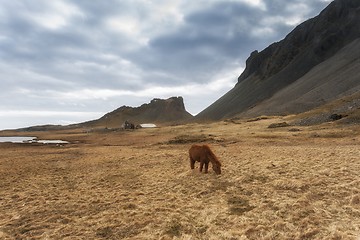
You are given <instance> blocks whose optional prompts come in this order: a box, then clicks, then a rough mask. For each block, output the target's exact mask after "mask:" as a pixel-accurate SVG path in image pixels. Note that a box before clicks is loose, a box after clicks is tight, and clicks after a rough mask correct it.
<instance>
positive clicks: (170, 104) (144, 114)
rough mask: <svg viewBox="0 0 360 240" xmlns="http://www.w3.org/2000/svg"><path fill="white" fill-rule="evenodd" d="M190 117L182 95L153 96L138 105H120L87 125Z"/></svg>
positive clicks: (176, 120) (169, 121) (175, 120)
mask: <svg viewBox="0 0 360 240" xmlns="http://www.w3.org/2000/svg"><path fill="white" fill-rule="evenodd" d="M190 118H192V115H191V114H190V113H188V112H187V111H186V109H185V105H184V101H183V98H182V97H171V98H169V99H159V98H155V99H153V100H151V102H150V103H146V104H143V105H141V106H140V107H129V106H122V107H120V108H118V109H116V110H114V111H112V112H110V113H107V114H105V115H104V116H103V117H101V118H100V119H98V120H95V121H92V122H89V123H88V125H91V126H104V127H111V128H115V127H120V126H121V124H122V123H123V122H125V121H129V122H131V123H134V124H135V125H138V124H141V123H156V124H175V123H181V122H184V121H187V120H189V119H190Z"/></svg>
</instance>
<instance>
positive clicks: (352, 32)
mask: <svg viewBox="0 0 360 240" xmlns="http://www.w3.org/2000/svg"><path fill="white" fill-rule="evenodd" d="M359 26H360V1H359V0H335V1H333V2H332V3H331V4H330V5H329V6H328V7H327V8H325V9H324V10H323V11H322V12H321V13H320V14H319V15H318V16H317V17H315V18H312V19H309V20H307V21H305V22H304V23H302V24H300V25H299V26H297V27H296V28H295V29H294V30H293V31H292V32H290V33H289V34H288V35H287V36H286V37H285V38H284V39H283V40H282V41H280V42H277V43H274V44H272V45H270V46H269V47H267V48H266V49H264V50H263V51H261V52H258V51H254V52H252V53H251V55H250V57H249V58H248V59H247V61H246V68H245V70H244V72H243V73H242V74H241V75H240V76H239V78H238V83H237V84H236V86H235V87H234V88H233V89H232V90H230V91H229V92H228V93H227V94H225V95H224V96H223V97H221V98H220V99H219V100H218V101H216V102H215V103H214V104H212V105H211V106H210V107H208V108H207V109H205V110H204V111H203V112H201V113H200V114H198V116H196V118H197V119H208V120H218V119H222V118H229V117H233V116H235V115H238V114H242V115H243V116H247V115H250V116H251V115H262V114H263V113H265V110H266V111H267V113H266V114H271V111H269V109H270V110H271V109H272V107H273V106H272V105H268V106H267V107H266V108H263V109H262V107H261V105H262V103H263V102H264V101H267V100H269V99H271V98H272V97H273V96H274V95H275V94H276V93H278V92H279V91H280V90H282V89H284V88H285V87H289V86H290V85H292V84H293V83H295V82H297V81H300V79H304V78H303V77H304V76H305V75H306V74H307V73H309V72H310V71H311V70H312V69H314V68H315V67H316V66H318V65H320V64H321V63H323V62H325V61H327V60H329V59H330V58H333V57H334V56H335V55H336V54H337V53H338V52H339V51H340V50H341V49H343V48H344V47H346V46H349V45H350V44H352V45H354V46H355V45H357V44H354V43H353V42H354V41H356V40H357V39H358V38H360V27H359ZM338 60H339V61H347V60H346V57H345V60H344V58H342V59H340V58H339V59H338ZM349 64H354V63H350V61H349ZM343 65H344V62H343ZM344 66H345V67H346V63H345V65H344ZM339 71H341V69H339ZM313 81H316V79H313ZM344 81H346V79H345V80H344ZM342 85H343V86H344V84H342ZM345 85H346V84H345ZM350 85H351V84H349V88H350ZM334 87H335V86H334ZM351 87H354V85H351ZM304 89H306V88H303V90H304ZM348 90H349V89H346V87H345V88H344V89H342V91H343V92H345V91H348ZM304 91H305V90H304ZM306 93H307V92H303V93H302V94H306ZM336 94H341V93H340V92H338V93H336ZM287 97H289V96H287ZM292 100H294V99H292V98H291V96H290V98H283V99H281V101H277V103H276V104H277V106H279V105H281V104H283V103H289V102H291V101H292ZM330 100H332V99H330ZM304 101H305V102H306V99H305V100H304ZM315 103H316V104H321V101H320V100H319V101H315ZM322 103H324V102H322ZM307 104H308V103H307ZM316 104H308V105H307V106H306V108H303V107H301V106H300V109H299V110H298V109H297V108H296V107H295V108H293V109H292V108H287V109H286V111H283V112H281V109H280V108H279V107H277V109H278V110H279V111H277V112H276V114H288V113H296V112H299V111H304V110H308V109H309V108H312V107H316V106H317V105H316ZM298 106H299V105H298ZM253 108H256V109H257V111H252V112H251V111H249V110H251V109H253ZM263 110H264V111H263ZM248 112H249V114H247V113H248ZM274 114H275V112H274Z"/></svg>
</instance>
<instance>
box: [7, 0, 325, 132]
mask: <svg viewBox="0 0 360 240" xmlns="http://www.w3.org/2000/svg"><path fill="white" fill-rule="evenodd" d="M62 2H63V3H70V4H71V5H73V6H75V7H76V8H78V10H79V11H80V13H79V14H77V15H76V14H75V15H74V16H70V17H69V18H68V19H66V21H67V22H66V25H65V26H63V27H60V28H58V29H47V28H46V27H44V26H42V25H41V24H40V23H39V22H37V21H34V19H32V17H34V16H38V15H41V14H44V13H47V12H49V11H50V12H51V11H55V10H54V8H53V6H52V4H53V3H54V1H45V0H44V1H39V3H41V4H34V3H33V2H28V1H17V0H12V1H2V3H1V7H2V9H3V10H0V21H1V23H2V24H0V72H1V75H0V78H1V79H0V87H1V88H2V89H3V90H6V91H7V92H8V94H7V95H2V99H5V100H3V101H2V104H1V105H0V110H1V109H3V108H10V109H11V108H18V109H21V108H31V109H45V108H46V109H54V110H57V109H64V110H66V109H70V110H76V109H79V108H80V109H83V110H86V109H89V108H91V110H94V109H96V111H108V110H112V108H116V107H118V106H120V105H124V104H127V105H135V106H136V105H140V104H141V103H143V102H144V101H148V100H150V99H146V100H144V98H136V97H123V96H121V97H113V98H111V99H105V100H104V99H94V100H87V101H79V102H76V101H77V100H75V99H74V100H71V99H57V95H56V94H57V93H59V92H67V91H73V90H81V89H120V90H129V91H134V90H139V89H140V90H141V89H142V88H146V87H148V86H180V85H183V84H188V83H190V82H197V83H205V82H209V81H210V80H213V77H214V76H221V75H222V73H227V72H229V71H234V69H238V68H239V67H244V65H245V60H246V58H247V57H248V56H249V54H250V53H251V52H252V51H253V50H255V49H258V50H261V49H263V48H265V47H266V46H268V45H269V44H271V43H272V42H274V41H278V40H280V39H282V38H283V37H285V35H286V34H287V33H288V32H289V31H291V30H292V28H294V27H295V26H289V25H288V24H286V23H285V22H282V21H273V22H271V21H267V19H272V18H274V17H281V18H283V19H287V18H290V17H292V16H295V15H297V14H300V15H301V16H302V17H303V18H304V19H303V20H305V18H308V17H313V16H315V15H316V14H317V13H319V12H320V10H321V9H322V8H324V7H325V6H326V5H327V4H328V3H324V2H323V1H320V0H318V1H315V0H301V1H300V0H292V1H287V0H269V1H264V3H265V4H266V10H263V9H260V8H256V7H249V6H247V5H246V4H244V3H240V2H235V1H209V2H207V3H206V4H201V6H198V4H195V5H194V6H196V7H192V5H190V6H188V7H187V8H186V11H185V10H184V9H179V11H181V14H182V15H183V22H182V23H180V24H177V25H171V26H170V25H169V23H172V21H170V20H167V19H163V20H161V21H158V22H156V26H153V25H152V22H151V19H152V18H151V17H150V16H151V14H152V13H151V12H149V9H152V11H156V9H153V8H150V7H149V6H147V5H144V3H142V2H140V1H139V2H138V1H136V2H135V1H128V0H123V1H116V0H107V1H103V0H93V1H88V0H76V1H74V0H67V1H65V0H64V1H62ZM154 4H155V3H154ZM294 4H304V6H306V9H307V10H306V12H297V11H298V9H296V8H294V7H292V6H294ZM302 11H303V10H302ZM122 15H124V16H125V15H126V16H128V15H131V16H133V17H134V18H136V19H138V20H139V23H141V24H143V28H144V29H145V30H146V34H145V33H140V34H144V37H146V38H149V42H148V44H147V45H141V44H138V43H136V42H135V40H136V39H132V38H131V37H129V36H126V34H122V33H121V32H116V31H115V32H114V31H111V29H108V28H107V26H106V23H107V20H108V19H109V18H112V17H118V16H122ZM45 20H46V19H45ZM148 21H149V22H148ZM162 24H163V25H162ZM152 28H156V31H151V29H152ZM269 29H270V30H271V32H270V33H269V34H266V31H268V30H269ZM114 30H116V29H114ZM256 31H257V32H258V33H259V34H257V35H256V34H252V32H256ZM262 31H264V34H262ZM141 36H142V35H141ZM141 36H140V37H141ZM109 55H110V56H113V57H109V58H106V57H105V56H109ZM240 74H241V73H240V72H239V73H238V75H240ZM235 79H236V76H234V80H235ZM19 89H24V90H28V92H26V91H23V92H21V91H20V92H19V91H18V90H19ZM10 93H11V94H10ZM156 94H157V93H154V97H157V96H156ZM219 97H220V96H219ZM12 99H13V100H12ZM199 99H201V98H200V97H198V98H196V101H200V100H199ZM203 101H204V102H205V101H206V100H203ZM131 103H133V104H131ZM187 103H188V104H189V105H193V106H195V105H196V106H199V105H202V106H204V105H206V104H210V102H209V103H201V104H199V103H198V102H197V103H191V100H190V99H187ZM104 106H106V109H105V107H104ZM189 108H191V107H189ZM198 110H201V109H198ZM0 128H1V126H0Z"/></svg>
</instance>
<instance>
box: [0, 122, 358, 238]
mask: <svg viewBox="0 0 360 240" xmlns="http://www.w3.org/2000/svg"><path fill="white" fill-rule="evenodd" d="M286 120H287V119H279V118H270V119H260V120H258V121H253V122H246V121H240V120H239V121H232V122H217V123H211V124H189V125H183V126H171V127H170V126H168V127H161V128H156V129H140V130H135V131H120V130H118V131H110V130H106V131H105V130H104V131H88V130H87V129H78V130H72V131H68V132H65V131H62V132H61V131H58V132H56V131H53V132H35V133H26V134H27V135H30V136H39V137H42V138H46V139H62V140H68V141H70V142H71V143H70V144H65V145H44V144H10V143H0V213H1V214H0V239H214V240H215V239H360V147H359V146H360V127H359V126H354V125H353V126H346V127H345V126H340V125H336V124H335V123H328V124H324V125H319V126H316V127H291V126H289V127H281V128H268V126H269V125H270V124H272V123H279V122H283V121H286ZM2 134H3V135H4V134H5V133H2ZM6 134H14V133H6ZM16 134H22V133H16ZM195 143H196V144H208V145H209V146H210V147H211V148H212V150H213V152H214V153H215V154H216V155H217V156H218V158H219V160H220V161H221V162H222V165H223V167H222V174H221V175H216V174H215V173H214V172H213V171H212V169H211V167H210V168H209V173H208V174H204V173H199V170H198V167H199V163H197V164H196V168H195V169H194V170H191V169H190V164H189V159H188V149H189V148H190V146H191V145H192V144H195Z"/></svg>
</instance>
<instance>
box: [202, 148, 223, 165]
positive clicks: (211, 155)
mask: <svg viewBox="0 0 360 240" xmlns="http://www.w3.org/2000/svg"><path fill="white" fill-rule="evenodd" d="M203 148H204V149H205V150H206V153H207V154H208V156H209V160H210V161H211V163H212V164H216V165H218V166H221V163H220V161H219V159H218V158H217V157H216V155H215V154H214V153H213V152H212V151H211V149H210V147H209V146H208V145H203Z"/></svg>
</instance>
